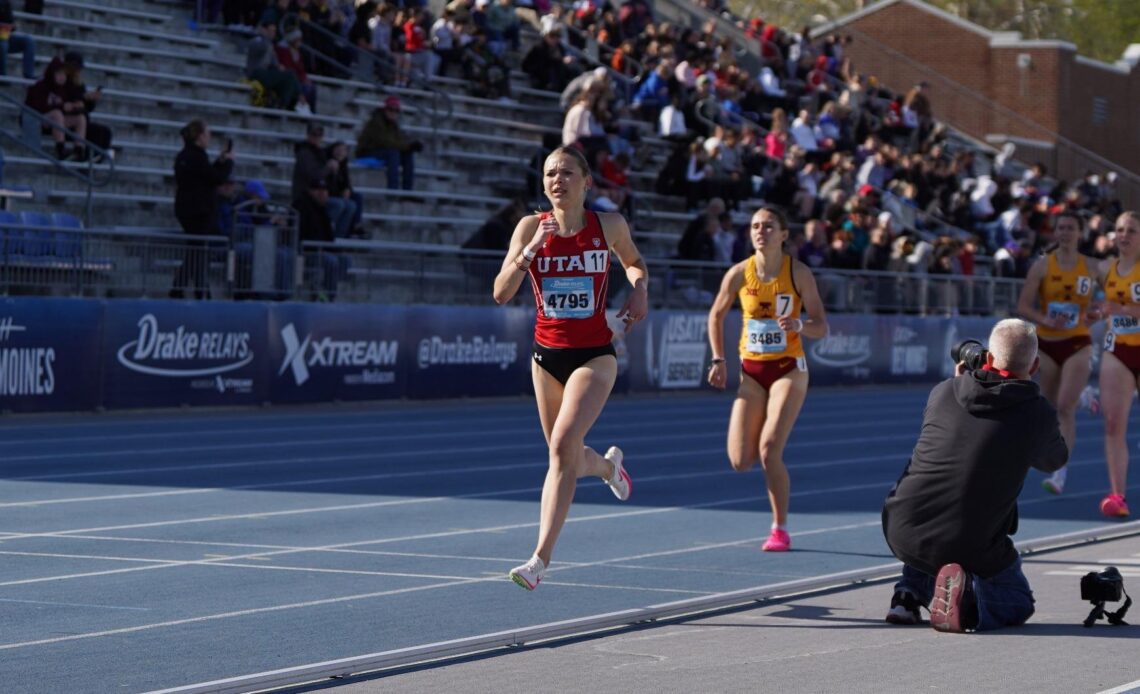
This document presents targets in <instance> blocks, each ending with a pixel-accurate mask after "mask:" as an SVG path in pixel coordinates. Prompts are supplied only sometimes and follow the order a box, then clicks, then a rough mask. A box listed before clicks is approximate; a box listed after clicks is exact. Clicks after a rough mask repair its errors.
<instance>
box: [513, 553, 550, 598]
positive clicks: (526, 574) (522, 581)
mask: <svg viewBox="0 0 1140 694" xmlns="http://www.w3.org/2000/svg"><path fill="white" fill-rule="evenodd" d="M508 575H509V576H510V579H511V580H512V581H514V582H515V583H517V584H519V585H520V586H522V587H523V588H526V589H527V590H534V589H535V588H537V587H538V583H539V581H541V580H542V579H543V577H544V576H546V564H544V563H543V562H542V560H541V559H539V558H538V556H533V557H531V558H530V561H528V562H527V563H525V564H523V565H522V566H516V567H515V568H513V569H511V573H510V574H508Z"/></svg>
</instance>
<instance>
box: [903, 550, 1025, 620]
mask: <svg viewBox="0 0 1140 694" xmlns="http://www.w3.org/2000/svg"><path fill="white" fill-rule="evenodd" d="M970 578H971V579H972V582H973V586H974V596H975V597H976V598H977V601H978V627H977V630H978V631H988V630H990V629H1000V628H1002V627H1011V626H1018V625H1021V624H1025V622H1026V620H1028V619H1029V618H1030V617H1032V616H1033V591H1032V590H1030V589H1029V581H1028V580H1026V578H1025V574H1024V573H1022V572H1021V559H1018V560H1017V561H1015V562H1014V563H1012V564H1010V565H1009V566H1008V567H1006V568H1004V569H1002V570H1001V571H1000V572H998V573H997V574H995V575H993V576H990V577H989V578H982V577H980V576H977V575H975V574H970ZM900 590H905V591H909V592H910V593H912V594H914V595H915V596H917V597H918V601H919V602H921V603H922V604H923V605H926V606H928V607H929V605H930V601H931V600H932V599H933V598H934V576H931V575H930V574H927V573H923V572H922V571H919V570H918V569H915V568H913V567H911V566H908V565H906V564H903V571H902V578H901V579H899V582H898V583H896V584H895V591H896V592H897V591H900Z"/></svg>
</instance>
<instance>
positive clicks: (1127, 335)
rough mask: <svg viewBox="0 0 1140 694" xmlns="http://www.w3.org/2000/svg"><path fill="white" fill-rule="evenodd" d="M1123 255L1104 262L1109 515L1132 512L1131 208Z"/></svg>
mask: <svg viewBox="0 0 1140 694" xmlns="http://www.w3.org/2000/svg"><path fill="white" fill-rule="evenodd" d="M1115 231H1116V247H1117V249H1118V250H1119V251H1120V257H1119V258H1110V259H1108V260H1105V261H1103V262H1102V263H1101V267H1100V276H1101V283H1102V284H1103V285H1104V304H1103V305H1102V306H1101V307H1100V309H1101V312H1102V313H1103V314H1104V317H1105V319H1106V320H1107V321H1108V333H1107V334H1106V335H1105V336H1104V353H1103V355H1102V356H1101V360H1100V409H1101V412H1102V413H1103V414H1104V457H1105V461H1106V462H1107V463H1108V485H1109V492H1108V495H1107V496H1105V497H1104V499H1102V500H1101V502H1100V512H1101V513H1103V514H1104V515H1106V516H1108V517H1110V518H1124V517H1127V516H1128V502H1127V501H1125V498H1124V497H1125V491H1126V490H1127V488H1128V444H1127V442H1126V441H1125V439H1124V437H1125V434H1126V433H1128V412H1129V410H1131V409H1132V396H1133V395H1134V394H1135V393H1136V389H1137V385H1138V384H1140V380H1138V377H1140V216H1137V213H1136V212H1134V211H1131V210H1129V211H1127V212H1124V213H1123V214H1121V215H1120V216H1119V217H1117V219H1116V228H1115Z"/></svg>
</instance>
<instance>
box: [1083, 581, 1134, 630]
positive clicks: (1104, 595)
mask: <svg viewBox="0 0 1140 694" xmlns="http://www.w3.org/2000/svg"><path fill="white" fill-rule="evenodd" d="M1121 598H1124V605H1122V606H1121V608H1120V609H1119V610H1117V611H1116V612H1108V611H1107V610H1105V609H1104V604H1105V603H1106V602H1118V601H1119V600H1120V599H1121ZM1081 600H1088V601H1089V602H1091V603H1092V604H1093V609H1092V612H1090V613H1089V616H1088V618H1087V619H1085V621H1084V625H1085V626H1086V627H1091V626H1092V625H1093V624H1096V623H1097V621H1098V620H1101V619H1105V620H1108V623H1109V624H1112V625H1113V626H1125V625H1127V624H1128V622H1125V621H1124V615H1125V614H1127V613H1128V608H1129V607H1132V598H1130V597H1128V593H1127V592H1125V590H1124V577H1123V576H1121V575H1120V571H1119V570H1117V568H1116V567H1115V566H1109V567H1106V568H1104V569H1102V570H1100V571H1090V572H1089V573H1087V574H1085V575H1084V576H1082V577H1081Z"/></svg>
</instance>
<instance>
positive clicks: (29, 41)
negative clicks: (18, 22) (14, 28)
mask: <svg viewBox="0 0 1140 694" xmlns="http://www.w3.org/2000/svg"><path fill="white" fill-rule="evenodd" d="M9 53H19V54H21V57H22V58H23V59H24V63H23V66H22V67H23V70H24V79H29V80H31V79H35V78H36V40H35V39H33V38H32V37H31V36H28V35H27V34H19V33H12V34H10V35H9V36H8V40H7V41H0V75H7V74H8V54H9Z"/></svg>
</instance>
